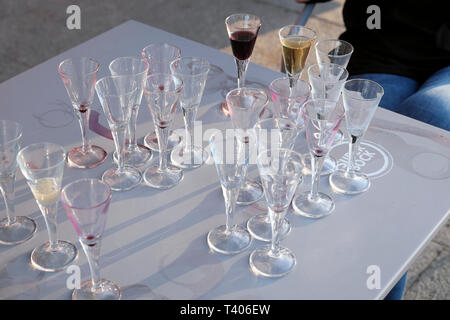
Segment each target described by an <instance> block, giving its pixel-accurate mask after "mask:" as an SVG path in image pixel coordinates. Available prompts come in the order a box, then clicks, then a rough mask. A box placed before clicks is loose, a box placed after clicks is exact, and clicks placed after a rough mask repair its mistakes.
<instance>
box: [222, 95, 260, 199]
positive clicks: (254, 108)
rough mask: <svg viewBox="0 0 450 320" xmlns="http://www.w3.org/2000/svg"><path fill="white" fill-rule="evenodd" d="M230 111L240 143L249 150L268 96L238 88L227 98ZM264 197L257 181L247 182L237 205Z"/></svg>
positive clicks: (241, 190) (240, 193)
mask: <svg viewBox="0 0 450 320" xmlns="http://www.w3.org/2000/svg"><path fill="white" fill-rule="evenodd" d="M226 102H227V105H228V111H229V114H230V118H231V122H232V124H233V128H234V129H235V130H239V132H238V133H239V134H240V137H239V141H240V143H242V144H243V148H245V149H249V148H250V147H251V145H250V143H249V142H250V134H249V132H248V131H249V130H251V129H252V128H253V127H254V126H255V124H256V122H257V121H258V118H259V115H260V114H261V112H262V111H263V110H264V108H265V107H267V105H268V103H269V98H268V96H267V94H266V93H265V92H264V91H263V90H261V89H256V88H236V89H234V90H231V91H230V92H228V94H227V96H226ZM262 197H263V189H262V186H261V184H260V183H258V182H257V181H252V180H247V179H245V177H244V183H243V185H242V187H241V189H240V191H239V196H238V199H237V204H240V205H248V204H252V203H254V202H256V201H258V200H259V199H261V198H262Z"/></svg>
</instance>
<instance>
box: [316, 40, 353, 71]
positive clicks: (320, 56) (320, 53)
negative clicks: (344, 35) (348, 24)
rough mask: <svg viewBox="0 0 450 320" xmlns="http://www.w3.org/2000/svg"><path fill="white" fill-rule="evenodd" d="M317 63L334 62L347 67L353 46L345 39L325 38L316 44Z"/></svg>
mask: <svg viewBox="0 0 450 320" xmlns="http://www.w3.org/2000/svg"><path fill="white" fill-rule="evenodd" d="M315 49H316V58H317V63H334V64H337V65H340V66H341V67H344V68H347V65H348V62H349V61H350V58H351V56H352V53H353V46H352V45H351V44H350V43H348V42H347V41H344V40H338V39H325V40H320V41H317V43H316V44H315Z"/></svg>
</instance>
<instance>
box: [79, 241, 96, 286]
mask: <svg viewBox="0 0 450 320" xmlns="http://www.w3.org/2000/svg"><path fill="white" fill-rule="evenodd" d="M80 243H81V246H82V247H83V251H84V253H85V254H86V257H87V260H88V263H89V269H90V271H91V282H92V291H95V290H97V289H98V287H99V284H100V264H99V258H100V246H101V240H100V239H96V240H95V241H93V242H90V241H89V240H81V239H80Z"/></svg>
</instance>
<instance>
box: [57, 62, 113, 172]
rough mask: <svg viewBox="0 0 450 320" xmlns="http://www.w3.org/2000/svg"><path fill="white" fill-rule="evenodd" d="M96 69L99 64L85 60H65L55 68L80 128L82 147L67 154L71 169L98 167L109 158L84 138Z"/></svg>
mask: <svg viewBox="0 0 450 320" xmlns="http://www.w3.org/2000/svg"><path fill="white" fill-rule="evenodd" d="M99 68H100V64H99V63H98V62H97V61H95V60H94V59H91V58H85V57H82V58H73V59H66V60H64V61H62V62H61V63H60V64H59V66H58V71H59V74H60V76H61V79H62V81H63V83H64V86H65V88H66V90H67V94H68V95H69V98H70V101H71V102H72V106H73V108H74V109H75V111H76V115H77V118H78V121H79V123H80V128H81V137H82V145H81V147H76V148H73V149H72V150H70V151H69V153H68V155H67V163H68V165H69V166H70V167H75V168H95V167H97V166H99V165H101V164H102V163H103V162H104V161H105V160H106V156H107V155H108V154H107V152H106V151H105V150H104V149H103V148H101V147H99V146H95V145H92V144H90V143H89V139H88V136H87V134H88V128H89V115H90V111H91V106H92V102H93V101H94V92H95V90H94V87H95V83H96V81H97V74H98V69H99Z"/></svg>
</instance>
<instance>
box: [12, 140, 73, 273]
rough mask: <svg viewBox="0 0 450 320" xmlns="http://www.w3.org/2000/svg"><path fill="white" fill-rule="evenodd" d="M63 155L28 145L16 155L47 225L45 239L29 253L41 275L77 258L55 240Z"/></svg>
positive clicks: (56, 147) (69, 246) (47, 146)
mask: <svg viewBox="0 0 450 320" xmlns="http://www.w3.org/2000/svg"><path fill="white" fill-rule="evenodd" d="M65 161H66V151H65V150H64V149H63V147H61V146H59V145H57V144H53V143H48V142H43V143H36V144H31V145H29V146H27V147H25V148H23V149H22V150H20V151H19V153H18V154H17V162H18V164H19V167H20V170H21V171H22V174H23V175H24V177H25V179H26V180H27V183H28V186H29V187H30V189H31V192H32V193H33V196H34V199H35V200H36V202H37V204H38V206H39V209H40V210H41V212H42V215H43V216H44V220H45V224H46V225H47V231H48V237H49V240H50V241H47V242H46V243H44V244H43V245H41V246H39V247H37V248H35V249H34V250H33V252H32V253H31V264H32V266H33V267H35V268H36V269H38V270H41V271H47V272H52V271H58V270H62V269H64V268H65V267H67V266H68V265H70V264H71V263H72V262H73V261H74V260H75V258H76V257H77V254H78V251H77V248H76V247H75V246H74V245H73V244H72V243H70V242H67V241H62V240H58V236H57V230H56V229H57V219H56V216H57V212H58V210H57V207H58V197H59V191H60V190H61V182H62V178H63V174H64V165H65Z"/></svg>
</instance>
